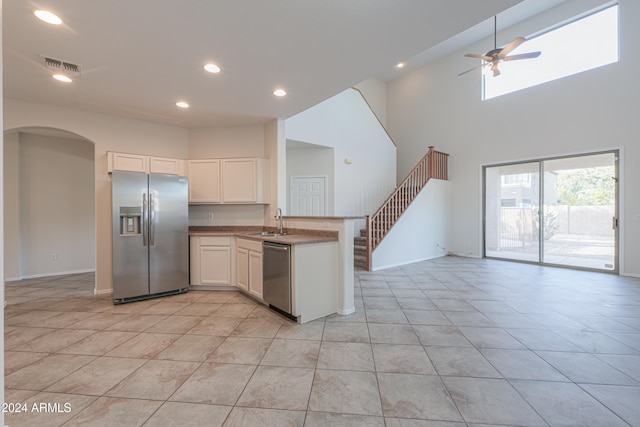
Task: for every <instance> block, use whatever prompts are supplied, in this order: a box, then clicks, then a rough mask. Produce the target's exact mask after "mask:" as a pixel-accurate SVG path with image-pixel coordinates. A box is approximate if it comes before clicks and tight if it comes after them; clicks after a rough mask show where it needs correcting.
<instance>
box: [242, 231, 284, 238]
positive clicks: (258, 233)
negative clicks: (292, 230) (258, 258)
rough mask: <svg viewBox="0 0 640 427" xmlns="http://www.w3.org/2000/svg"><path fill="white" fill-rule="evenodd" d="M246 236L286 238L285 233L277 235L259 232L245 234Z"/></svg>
mask: <svg viewBox="0 0 640 427" xmlns="http://www.w3.org/2000/svg"><path fill="white" fill-rule="evenodd" d="M246 235H247V236H263V237H279V236H287V233H277V232H275V231H260V232H257V233H246Z"/></svg>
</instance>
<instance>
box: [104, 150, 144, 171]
mask: <svg viewBox="0 0 640 427" xmlns="http://www.w3.org/2000/svg"><path fill="white" fill-rule="evenodd" d="M107 163H108V164H107V169H108V170H109V172H113V171H115V170H118V171H130V172H147V173H148V172H149V156H143V155H140V154H129V153H114V152H112V151H109V152H108V153H107Z"/></svg>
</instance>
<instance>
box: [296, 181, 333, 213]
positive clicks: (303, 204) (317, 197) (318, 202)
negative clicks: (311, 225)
mask: <svg viewBox="0 0 640 427" xmlns="http://www.w3.org/2000/svg"><path fill="white" fill-rule="evenodd" d="M290 215H293V216H326V215H327V177H325V176H292V177H291V199H290Z"/></svg>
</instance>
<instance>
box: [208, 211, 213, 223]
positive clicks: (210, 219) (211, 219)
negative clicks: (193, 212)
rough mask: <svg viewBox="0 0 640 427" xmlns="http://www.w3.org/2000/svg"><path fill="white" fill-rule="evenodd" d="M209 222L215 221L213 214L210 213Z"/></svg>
mask: <svg viewBox="0 0 640 427" xmlns="http://www.w3.org/2000/svg"><path fill="white" fill-rule="evenodd" d="M209 221H213V212H209Z"/></svg>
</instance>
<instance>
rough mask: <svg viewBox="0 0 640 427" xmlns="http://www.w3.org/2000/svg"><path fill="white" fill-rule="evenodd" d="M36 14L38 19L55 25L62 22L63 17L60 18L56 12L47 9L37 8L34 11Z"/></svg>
mask: <svg viewBox="0 0 640 427" xmlns="http://www.w3.org/2000/svg"><path fill="white" fill-rule="evenodd" d="M33 14H34V15H36V16H37V17H38V19H40V20H42V21H44V22H46V23H48V24H53V25H60V24H62V19H60V18H58V16H56V15H55V14H54V13H51V12H49V11H46V10H36V11H34V12H33Z"/></svg>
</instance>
